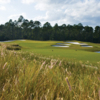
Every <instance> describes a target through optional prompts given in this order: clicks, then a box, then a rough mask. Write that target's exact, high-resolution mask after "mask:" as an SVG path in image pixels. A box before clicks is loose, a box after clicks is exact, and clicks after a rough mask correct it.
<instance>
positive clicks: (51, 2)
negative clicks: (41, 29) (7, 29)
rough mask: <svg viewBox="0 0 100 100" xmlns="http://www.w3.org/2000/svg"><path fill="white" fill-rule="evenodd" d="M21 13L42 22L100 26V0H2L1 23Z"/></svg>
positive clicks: (0, 0)
mask: <svg viewBox="0 0 100 100" xmlns="http://www.w3.org/2000/svg"><path fill="white" fill-rule="evenodd" d="M20 15H23V17H24V18H25V19H28V20H31V19H32V20H33V21H35V20H38V21H40V22H41V23H42V24H44V23H45V22H47V21H48V22H50V23H51V25H54V24H55V23H58V24H59V25H61V24H64V23H65V24H66V25H67V24H71V25H73V24H78V23H82V24H83V25H89V26H93V27H94V26H97V25H98V26H100V0H0V24H3V23H5V22H7V21H9V19H13V20H17V19H18V18H19V16H20Z"/></svg>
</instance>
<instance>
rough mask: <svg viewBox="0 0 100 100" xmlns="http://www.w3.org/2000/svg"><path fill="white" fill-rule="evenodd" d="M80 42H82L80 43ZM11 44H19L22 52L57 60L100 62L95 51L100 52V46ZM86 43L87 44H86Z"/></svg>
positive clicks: (99, 55)
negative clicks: (64, 46) (66, 46)
mask: <svg viewBox="0 0 100 100" xmlns="http://www.w3.org/2000/svg"><path fill="white" fill-rule="evenodd" d="M79 42H80V41H79ZM9 43H17V44H19V45H20V46H21V47H22V51H23V52H24V51H28V52H34V53H36V54H41V55H44V56H53V57H57V58H65V59H70V60H82V61H90V62H98V61H100V53H95V52H93V51H99V50H100V44H95V43H88V42H87V44H88V45H91V46H93V48H88V47H81V46H80V45H75V44H71V45H70V46H69V47H68V48H62V47H52V45H55V44H56V43H63V41H32V40H26V41H13V42H9ZM81 43H84V42H81ZM85 43H86V42H85Z"/></svg>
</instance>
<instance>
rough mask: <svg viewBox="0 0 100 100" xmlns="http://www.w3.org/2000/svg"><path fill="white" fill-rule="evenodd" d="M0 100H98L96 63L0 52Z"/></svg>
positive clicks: (99, 68) (99, 77) (99, 72)
mask: <svg viewBox="0 0 100 100" xmlns="http://www.w3.org/2000/svg"><path fill="white" fill-rule="evenodd" d="M0 55H1V57H0V100H94V99H95V100H99V99H100V62H97V64H96V65H95V66H93V65H92V64H91V63H89V62H85V63H83V62H82V61H79V62H74V61H73V62H71V61H70V62H69V61H66V60H61V59H54V58H51V57H48V58H47V57H45V58H44V57H43V56H40V55H36V54H34V53H29V52H25V53H23V52H19V51H18V52H15V51H9V50H5V49H3V48H2V49H0Z"/></svg>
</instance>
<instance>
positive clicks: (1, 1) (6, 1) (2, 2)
mask: <svg viewBox="0 0 100 100" xmlns="http://www.w3.org/2000/svg"><path fill="white" fill-rule="evenodd" d="M10 2H11V0H0V4H4V3H10Z"/></svg>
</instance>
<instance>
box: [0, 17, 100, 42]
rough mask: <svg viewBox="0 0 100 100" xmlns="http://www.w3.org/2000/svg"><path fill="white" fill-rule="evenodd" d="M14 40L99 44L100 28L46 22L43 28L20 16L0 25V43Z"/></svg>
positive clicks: (36, 22) (37, 22)
mask: <svg viewBox="0 0 100 100" xmlns="http://www.w3.org/2000/svg"><path fill="white" fill-rule="evenodd" d="M15 39H31V40H59V41H66V40H79V41H87V42H95V43H100V26H96V27H95V28H94V29H93V27H90V26H83V25H82V24H81V23H79V24H77V25H76V24H74V25H69V24H68V25H66V24H63V25H60V26H59V25H58V24H57V23H56V24H55V25H54V26H51V24H50V23H49V22H46V23H45V24H44V25H43V26H41V23H40V22H39V21H33V20H30V21H29V20H27V19H24V17H23V16H20V17H19V18H18V20H15V21H12V19H10V20H9V21H8V22H6V23H5V24H1V25H0V41H4V40H15Z"/></svg>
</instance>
